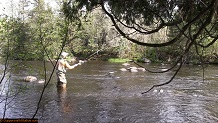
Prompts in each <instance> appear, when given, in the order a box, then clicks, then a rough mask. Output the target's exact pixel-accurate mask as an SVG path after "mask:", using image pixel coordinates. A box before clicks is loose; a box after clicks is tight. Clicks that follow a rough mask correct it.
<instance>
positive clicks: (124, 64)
mask: <svg viewBox="0 0 218 123" xmlns="http://www.w3.org/2000/svg"><path fill="white" fill-rule="evenodd" d="M122 65H123V66H129V65H130V64H129V63H123V64H122Z"/></svg>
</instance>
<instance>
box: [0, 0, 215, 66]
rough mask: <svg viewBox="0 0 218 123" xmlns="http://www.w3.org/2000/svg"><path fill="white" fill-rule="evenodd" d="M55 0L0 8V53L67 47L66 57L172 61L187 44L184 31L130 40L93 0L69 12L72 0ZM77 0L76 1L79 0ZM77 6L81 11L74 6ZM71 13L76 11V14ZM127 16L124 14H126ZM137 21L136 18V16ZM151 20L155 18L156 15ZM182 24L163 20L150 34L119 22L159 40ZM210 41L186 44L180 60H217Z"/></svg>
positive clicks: (25, 55)
mask: <svg viewBox="0 0 218 123" xmlns="http://www.w3.org/2000/svg"><path fill="white" fill-rule="evenodd" d="M56 3H57V6H58V7H55V8H54V7H52V6H51V5H50V4H46V3H45V1H44V0H37V1H30V0H20V1H19V3H18V7H16V8H13V7H12V9H11V13H12V14H11V15H5V14H2V15H1V16H0V26H1V30H0V32H1V33H0V35H1V39H0V42H1V51H0V54H1V57H2V58H9V59H11V60H48V59H56V58H57V57H58V54H59V52H60V51H61V50H65V51H68V52H70V53H71V57H76V58H86V57H88V56H89V55H90V54H92V53H94V52H96V51H100V52H98V55H96V56H95V57H96V58H93V59H101V60H108V59H109V58H121V59H130V60H131V59H133V60H137V61H141V62H143V61H144V59H150V60H151V61H152V62H159V63H161V62H164V63H173V62H175V61H176V60H177V59H178V56H180V54H182V53H183V51H184V47H185V45H187V42H185V41H184V40H187V37H186V35H182V36H180V37H179V38H178V40H177V42H176V43H173V44H172V45H168V46H164V47H152V46H143V45H138V44H137V43H134V42H131V41H129V39H128V38H125V37H124V36H123V35H122V34H121V33H120V32H119V31H118V30H117V29H116V27H115V26H114V24H113V22H112V21H111V19H110V16H108V15H106V14H105V13H104V11H103V10H102V9H101V7H98V6H97V7H95V8H94V9H92V10H89V9H88V8H87V9H79V8H78V9H77V13H76V11H75V12H74V11H73V9H72V13H74V15H73V14H72V13H71V14H72V15H70V16H69V14H68V13H67V12H68V11H70V10H68V11H67V9H66V8H68V9H69V8H70V6H71V4H68V5H66V4H64V3H66V2H64V1H56ZM72 4H73V3H72ZM74 4H75V3H74ZM127 4H128V3H127ZM63 5H65V6H63ZM76 5H78V7H79V4H78V3H77V4H76ZM76 5H75V6H76ZM11 6H13V5H11ZM72 6H73V5H72ZM78 10H80V11H79V12H78ZM173 11H176V9H174V10H173ZM78 13H79V15H78ZM114 13H115V12H114ZM172 13H173V12H172ZM76 14H77V16H75V15H76ZM130 15H131V13H130ZM175 16H177V15H175ZM117 18H118V17H117ZM126 18H127V19H128V17H126ZM129 18H131V17H129ZM175 18H178V17H175ZM136 19H137V18H136ZM130 21H131V20H130ZM130 21H129V22H128V21H126V23H127V24H128V23H132V22H130ZM138 21H139V22H140V21H141V20H140V19H138ZM154 21H155V20H154ZM175 21H176V20H175ZM215 21H217V20H215ZM118 22H119V20H118ZM120 23H121V22H120ZM147 23H148V24H147V25H148V26H147V28H151V27H152V26H150V27H149V23H152V22H147ZM154 23H158V19H157V20H156V22H154ZM172 23H173V22H172ZM196 23H198V22H196ZM184 24H185V23H180V24H177V25H175V26H165V27H163V28H161V29H159V30H158V31H154V33H151V34H149V35H147V34H141V35H139V34H138V33H135V32H134V28H125V27H127V26H125V25H122V23H121V24H120V25H122V26H120V28H121V29H122V30H124V32H132V34H129V35H132V36H133V37H134V38H135V39H137V40H141V41H143V42H147V43H156V44H158V43H163V42H166V41H168V40H172V39H174V36H175V35H178V34H179V33H180V31H181V28H182V26H184ZM130 25H131V24H130ZM145 25H146V24H145ZM178 27H179V28H178ZM140 28H142V27H140ZM197 28H198V25H196V24H195V25H192V26H191V27H190V29H189V30H193V31H195V30H197ZM208 28H210V29H208V31H211V32H213V31H216V28H217V23H213V24H212V23H211V24H209V25H208ZM139 32H140V31H139ZM141 32H142V31H141ZM203 33H206V31H205V32H203ZM208 35H209V34H208ZM201 38H202V39H201ZM199 40H201V41H200V43H201V44H202V45H203V44H210V42H212V41H213V38H211V37H210V36H205V35H202V36H199ZM213 42H214V43H213V45H210V46H208V47H206V48H205V47H201V46H200V45H199V46H197V45H196V47H198V48H197V49H196V47H191V48H190V50H189V52H188V53H187V54H186V55H185V57H183V58H184V59H185V63H187V64H189V63H191V64H200V63H202V62H204V63H217V57H218V50H217V49H218V48H217V47H218V44H217V43H216V42H215V41H213ZM62 48H63V49H62ZM196 50H198V51H196Z"/></svg>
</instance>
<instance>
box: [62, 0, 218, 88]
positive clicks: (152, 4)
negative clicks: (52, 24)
mask: <svg viewBox="0 0 218 123" xmlns="http://www.w3.org/2000/svg"><path fill="white" fill-rule="evenodd" d="M217 6H218V0H119V1H118V0H69V1H68V2H65V3H64V13H65V15H66V17H67V18H69V19H72V18H75V17H77V16H79V15H80V13H81V12H82V13H83V12H84V11H85V12H91V11H92V10H94V9H96V8H98V7H100V8H101V9H102V11H103V12H104V13H105V14H106V15H107V16H108V17H109V18H110V20H111V22H112V23H113V26H114V27H115V28H116V30H117V31H118V32H119V34H120V35H122V36H123V37H124V38H126V39H128V40H129V41H131V42H133V43H136V44H138V45H142V46H147V47H156V48H158V47H168V48H170V47H171V46H174V45H176V49H177V50H178V49H179V50H180V51H179V53H178V54H176V55H178V56H177V59H176V62H175V64H174V66H173V67H172V68H176V66H177V65H178V64H179V66H178V67H177V69H176V72H175V74H174V75H173V76H172V78H171V79H170V80H169V81H168V82H165V83H163V84H159V85H154V86H153V87H152V88H154V87H157V86H162V85H165V84H168V83H170V82H171V81H172V80H173V78H174V77H175V76H176V74H177V73H178V71H179V69H180V68H181V66H182V64H183V63H184V62H185V61H186V58H187V57H188V55H189V54H190V52H193V51H194V53H195V54H197V56H198V57H199V61H200V63H204V62H205V61H204V60H203V57H202V56H203V54H204V52H205V49H206V48H208V47H210V46H213V45H215V44H216V41H217V39H218V34H217V29H218V18H217V15H218V7H217ZM162 30H167V32H168V33H169V35H168V37H167V39H166V40H162V41H158V42H156V41H153V40H148V39H147V38H138V37H139V35H140V36H142V37H146V36H148V35H153V34H155V33H157V32H160V31H162ZM215 55H216V56H217V54H215ZM172 68H169V69H168V70H171V69H172ZM168 70H167V71H168ZM152 88H151V89H152ZM148 91H149V90H148Z"/></svg>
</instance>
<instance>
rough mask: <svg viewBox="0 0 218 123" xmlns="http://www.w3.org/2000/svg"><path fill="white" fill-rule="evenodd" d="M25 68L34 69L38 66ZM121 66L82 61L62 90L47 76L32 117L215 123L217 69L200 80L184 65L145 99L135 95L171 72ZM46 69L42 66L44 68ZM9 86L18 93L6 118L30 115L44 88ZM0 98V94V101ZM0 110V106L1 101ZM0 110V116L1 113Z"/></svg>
mask: <svg viewBox="0 0 218 123" xmlns="http://www.w3.org/2000/svg"><path fill="white" fill-rule="evenodd" d="M28 64H29V65H31V66H32V68H34V69H36V71H38V70H39V68H38V67H37V66H40V65H39V63H37V62H35V63H28ZM131 66H133V65H131ZM122 67H123V66H122V64H121V63H109V62H103V61H90V62H87V63H85V64H83V65H81V66H78V67H76V68H75V69H73V70H68V71H67V75H66V77H67V81H68V83H67V88H66V89H60V88H56V76H53V78H52V81H51V83H49V85H48V88H47V89H46V91H45V94H44V96H43V99H42V102H41V104H40V110H39V113H38V114H37V118H39V119H40V122H46V123H48V122H49V123H53V122H63V123H72V122H74V123H83V122H97V123H109V122H114V123H127V122H128V123H142V122H148V123H151V122H152V123H154V122H155V123H165V122H167V123H168V122H170V123H174V122H177V123H184V122H194V123H199V122H218V109H217V107H218V103H217V99H218V96H217V95H218V89H217V87H218V83H217V81H218V76H217V71H216V69H217V68H218V67H217V66H209V67H208V68H207V69H206V70H205V77H206V78H205V80H204V81H203V80H202V71H201V69H200V67H196V66H184V67H183V68H182V70H181V71H180V72H179V74H178V76H177V77H176V78H175V80H174V81H173V82H172V83H171V84H169V85H166V86H163V87H160V88H155V89H154V90H152V91H151V92H149V93H147V94H145V95H141V92H143V91H146V90H148V89H149V88H150V87H151V86H152V85H153V84H159V83H163V82H166V81H167V80H169V79H170V77H171V76H172V75H173V72H168V73H163V74H152V73H148V72H138V73H130V72H121V71H119V69H120V68H122ZM147 67H150V68H161V69H163V68H167V67H168V66H159V65H151V64H147ZM40 69H42V68H40ZM51 69H52V66H50V67H49V65H48V70H51ZM25 70H26V69H25ZM18 71H22V69H19V70H18ZM26 73H28V72H27V71H26V72H16V71H15V72H14V75H15V78H16V76H17V77H21V76H23V74H25V75H26ZM33 73H34V72H33ZM48 73H49V72H48ZM109 73H110V74H109ZM13 83H16V84H13V87H14V89H15V90H16V89H18V88H20V87H22V88H23V92H22V93H20V94H19V95H18V96H17V97H16V98H15V99H13V101H11V103H10V104H9V106H10V108H8V110H7V113H6V116H7V117H9V118H20V117H25V118H26V117H31V116H32V114H33V113H34V111H35V109H36V105H37V101H38V99H39V97H40V94H41V91H42V88H43V86H44V85H43V84H40V83H34V82H32V83H23V82H21V81H19V82H16V81H15V80H14V81H13ZM3 97H4V95H1V99H2V98H3ZM0 106H1V107H4V103H0ZM0 111H1V112H0V114H1V115H2V113H3V110H0Z"/></svg>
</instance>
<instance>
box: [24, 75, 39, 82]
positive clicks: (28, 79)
mask: <svg viewBox="0 0 218 123" xmlns="http://www.w3.org/2000/svg"><path fill="white" fill-rule="evenodd" d="M36 80H37V78H36V77H35V76H26V77H24V81H26V82H33V81H36Z"/></svg>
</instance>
